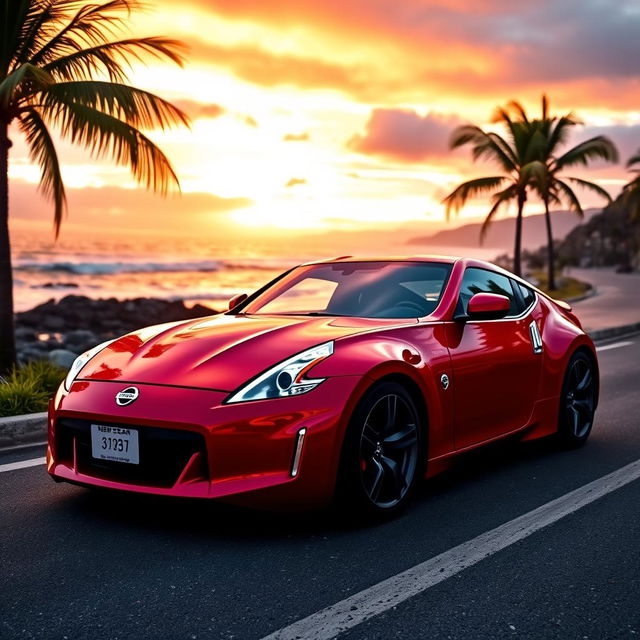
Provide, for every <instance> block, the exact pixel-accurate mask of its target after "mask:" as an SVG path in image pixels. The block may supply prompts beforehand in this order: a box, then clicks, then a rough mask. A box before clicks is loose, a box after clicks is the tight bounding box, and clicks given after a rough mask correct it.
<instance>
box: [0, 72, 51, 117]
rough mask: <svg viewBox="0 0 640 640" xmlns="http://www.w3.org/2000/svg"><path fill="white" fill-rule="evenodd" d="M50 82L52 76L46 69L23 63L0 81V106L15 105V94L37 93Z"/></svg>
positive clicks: (5, 107)
mask: <svg viewBox="0 0 640 640" xmlns="http://www.w3.org/2000/svg"><path fill="white" fill-rule="evenodd" d="M51 82H53V78H52V77H51V75H50V74H49V73H47V72H46V71H43V70H42V69H39V68H38V67H35V66H33V65H32V64H29V63H26V64H23V65H22V66H20V67H18V68H17V69H16V70H15V71H13V72H12V73H10V74H9V75H8V76H7V77H6V78H5V79H4V80H3V81H2V82H0V107H3V108H4V109H9V106H10V105H11V104H12V103H14V106H17V105H16V103H17V100H16V96H17V94H22V95H24V94H25V93H27V94H28V93H37V92H39V91H42V90H43V89H46V88H47V87H48V86H49V85H50V84H51Z"/></svg>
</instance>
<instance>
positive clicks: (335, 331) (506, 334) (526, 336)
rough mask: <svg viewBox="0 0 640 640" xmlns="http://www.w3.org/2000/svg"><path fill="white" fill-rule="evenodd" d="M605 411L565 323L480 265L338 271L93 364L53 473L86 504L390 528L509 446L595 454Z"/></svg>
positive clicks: (122, 348)
mask: <svg viewBox="0 0 640 640" xmlns="http://www.w3.org/2000/svg"><path fill="white" fill-rule="evenodd" d="M597 402H598V363H597V360H596V353H595V348H594V345H593V343H592V341H591V340H590V339H589V337H588V336H587V335H586V334H585V332H584V331H583V330H582V328H581V326H580V322H579V321H578V319H577V318H576V316H575V315H574V314H573V313H572V312H571V308H570V306H569V305H567V304H566V303H563V302H558V301H556V300H552V299H551V298H549V297H548V296H547V295H545V294H544V293H542V292H540V291H538V290H537V289H535V288H534V287H532V286H531V285H530V284H528V283H527V282H525V281H523V280H521V279H520V278H517V277H515V276H514V275H512V274H510V273H508V272H507V271H504V270H503V269H500V268H499V267H496V266H494V265H491V264H488V263H486V262H481V261H478V260H470V259H463V258H443V257H435V256H421V257H410V258H384V259H382V258H379V259H357V258H353V257H341V258H336V259H331V260H325V261H319V262H313V263H307V264H304V265H302V266H299V267H296V268H294V269H291V270H290V271H288V272H286V273H284V274H282V275H281V276H279V277H278V278H276V279H275V280H273V281H272V282H270V283H269V284H268V285H266V286H265V287H263V288H262V289H260V290H258V291H256V292H255V293H253V294H252V295H250V296H246V295H241V296H237V297H235V298H233V299H232V300H231V302H230V304H229V311H227V312H226V313H222V314H219V315H214V316H211V317H209V318H204V319H198V320H188V321H184V322H177V323H170V324H162V325H157V326H152V327H148V328H146V329H142V330H140V331H136V332H133V333H130V334H128V335H126V336H123V337H121V338H118V339H116V340H113V341H111V342H108V343H104V344H102V345H99V346H98V347H96V348H94V349H92V350H91V351H88V352H87V353H85V354H83V355H81V356H80V357H79V358H78V359H77V360H76V362H75V363H74V365H73V367H72V368H71V370H70V371H69V375H68V376H67V379H66V380H65V382H64V383H63V385H62V386H61V387H60V390H59V391H58V393H57V395H56V397H55V398H54V399H53V400H52V402H51V407H50V412H49V446H48V450H47V465H48V471H49V473H50V474H51V475H52V476H53V477H54V478H55V479H56V480H65V481H69V482H74V483H79V484H82V485H94V486H99V487H105V488H112V489H123V490H126V491H136V492H142V493H154V494H162V495H172V496H190V497H202V498H219V499H225V500H228V501H235V502H240V503H246V504H252V505H258V506H275V505H284V506H286V507H294V506H311V505H314V506H315V505H321V504H324V503H327V502H329V501H330V500H331V499H332V498H334V497H335V498H337V499H338V500H342V501H344V502H345V503H346V504H347V505H349V506H350V508H357V509H361V510H364V511H365V512H369V513H373V514H376V513H377V514H384V513H393V512H395V511H397V510H399V509H400V508H402V507H403V506H404V505H405V504H406V503H407V501H408V500H409V498H410V496H411V493H412V490H413V489H414V488H415V486H416V484H417V483H418V481H419V480H420V479H421V478H423V477H425V476H431V475H433V474H434V473H436V472H437V471H438V470H439V469H442V468H443V466H445V465H446V463H447V461H448V460H450V459H451V458H452V456H455V455H456V454H458V453H460V452H463V451H468V450H469V449H472V448H474V447H478V446H480V445H483V444H485V443H488V442H492V441H494V440H496V439H498V438H503V437H504V436H507V435H512V434H519V435H520V437H521V438H522V439H525V440H528V439H533V438H539V437H542V436H548V435H551V434H556V437H557V438H558V440H559V441H561V442H562V443H564V444H565V445H569V446H576V445H580V444H582V443H584V442H585V441H586V439H587V437H588V436H589V432H590V431H591V427H592V425H593V419H594V412H595V408H596V405H597Z"/></svg>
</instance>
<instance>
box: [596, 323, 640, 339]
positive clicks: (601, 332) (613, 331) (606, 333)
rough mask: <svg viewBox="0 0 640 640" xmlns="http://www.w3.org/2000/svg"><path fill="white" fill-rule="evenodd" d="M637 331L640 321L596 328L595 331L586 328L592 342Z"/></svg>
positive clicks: (639, 329)
mask: <svg viewBox="0 0 640 640" xmlns="http://www.w3.org/2000/svg"><path fill="white" fill-rule="evenodd" d="M639 331H640V322H634V323H633V324H624V325H622V326H620V327H609V328H607V329H596V330H595V331H588V330H587V333H588V334H589V336H590V337H591V339H592V340H593V341H594V342H601V341H602V340H608V339H609V338H619V337H621V336H627V335H630V334H632V333H638V332H639Z"/></svg>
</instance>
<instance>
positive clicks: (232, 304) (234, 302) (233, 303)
mask: <svg viewBox="0 0 640 640" xmlns="http://www.w3.org/2000/svg"><path fill="white" fill-rule="evenodd" d="M248 297H249V296H248V295H247V294H246V293H239V294H238V295H237V296H233V298H231V300H229V311H231V309H235V308H236V307H237V306H238V305H239V304H242V303H243V302H244V301H245V300H246V299H247V298H248Z"/></svg>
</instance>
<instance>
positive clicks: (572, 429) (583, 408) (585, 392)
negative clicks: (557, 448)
mask: <svg viewBox="0 0 640 640" xmlns="http://www.w3.org/2000/svg"><path fill="white" fill-rule="evenodd" d="M596 376H597V373H596V367H595V365H594V363H593V360H592V359H591V358H590V357H589V356H588V355H587V354H586V353H584V352H582V351H578V352H577V353H575V354H574V355H573V356H572V357H571V360H570V361H569V365H568V366H567V371H566V373H565V377H564V383H563V385H562V393H561V395H560V416H559V423H558V436H559V438H560V441H561V443H562V444H563V445H565V446H567V447H579V446H581V445H583V444H584V443H585V442H586V441H587V438H588V437H589V434H590V433H591V428H592V427H593V419H594V414H595V410H596V394H597V380H596Z"/></svg>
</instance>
